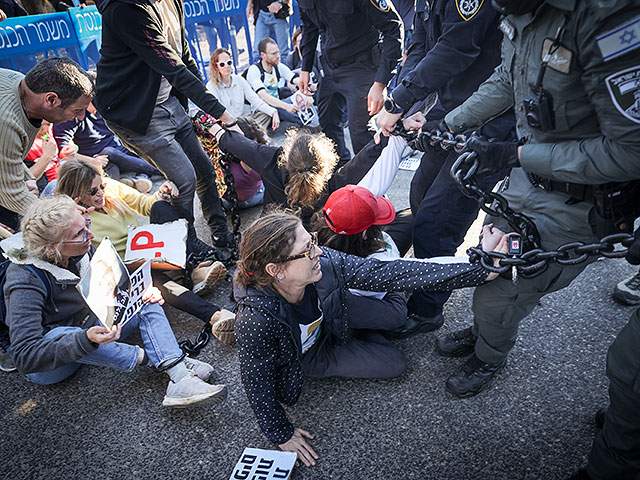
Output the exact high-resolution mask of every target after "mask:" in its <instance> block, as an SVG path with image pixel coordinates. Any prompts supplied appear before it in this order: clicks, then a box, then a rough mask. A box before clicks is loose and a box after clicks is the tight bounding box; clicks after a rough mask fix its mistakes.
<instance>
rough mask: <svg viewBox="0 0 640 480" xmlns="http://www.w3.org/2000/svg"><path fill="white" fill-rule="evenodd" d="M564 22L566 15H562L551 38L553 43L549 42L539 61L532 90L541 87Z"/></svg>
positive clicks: (560, 37)
mask: <svg viewBox="0 0 640 480" xmlns="http://www.w3.org/2000/svg"><path fill="white" fill-rule="evenodd" d="M566 24H567V16H566V15H564V16H563V17H562V23H561V24H560V26H559V27H558V30H557V31H556V36H555V38H554V39H553V43H552V44H551V46H549V50H548V51H547V53H546V54H545V56H544V57H543V58H542V62H541V63H540V70H538V77H537V78H536V83H535V85H534V86H533V91H534V92H535V91H538V90H540V89H541V88H542V80H543V79H544V74H545V72H546V71H547V64H548V63H549V61H550V60H551V57H552V56H553V54H554V53H556V52H557V51H558V49H559V48H560V41H561V40H562V35H563V34H564V30H565V28H564V27H565V25H566Z"/></svg>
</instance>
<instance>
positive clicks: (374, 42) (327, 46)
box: [298, 0, 402, 164]
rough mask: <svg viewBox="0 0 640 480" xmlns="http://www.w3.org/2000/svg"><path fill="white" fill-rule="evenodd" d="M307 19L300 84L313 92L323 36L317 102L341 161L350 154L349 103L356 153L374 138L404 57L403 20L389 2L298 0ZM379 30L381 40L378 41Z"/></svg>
mask: <svg viewBox="0 0 640 480" xmlns="http://www.w3.org/2000/svg"><path fill="white" fill-rule="evenodd" d="M298 5H299V7H300V18H301V19H302V42H301V45H300V49H301V51H302V71H301V72H300V80H301V82H300V88H301V89H302V91H303V93H307V94H309V92H308V87H307V86H308V84H309V72H311V70H312V68H313V60H314V56H315V51H316V46H317V43H318V37H319V36H320V35H322V45H321V47H322V53H321V56H320V65H321V70H322V72H323V74H324V77H323V79H322V82H321V84H320V88H319V90H318V94H317V96H316V98H317V104H318V114H319V117H320V126H321V127H322V130H323V131H324V132H325V133H326V134H327V136H328V137H329V138H331V139H332V140H333V141H334V142H335V143H336V147H337V151H338V155H339V156H340V163H341V164H342V163H344V162H346V161H348V160H349V159H350V158H351V155H350V154H349V151H348V149H347V146H346V144H345V138H344V131H343V128H342V125H341V120H342V115H343V111H344V109H345V107H346V110H347V115H348V122H349V134H350V136H351V145H352V147H353V151H354V153H358V152H359V151H360V150H361V149H362V147H364V146H365V145H366V144H367V143H369V141H371V138H372V133H371V132H370V131H369V130H368V125H367V124H368V122H369V118H370V116H371V115H374V114H376V113H378V111H379V110H380V109H381V108H382V104H383V102H384V90H385V88H386V86H387V84H388V83H389V80H391V78H392V77H393V74H394V70H395V68H396V66H397V64H398V61H399V60H400V57H401V55H402V20H400V17H399V16H398V13H397V12H396V10H395V9H394V7H393V4H392V3H391V2H390V1H387V0H299V2H298ZM380 34H382V43H381V45H380V44H379V39H380Z"/></svg>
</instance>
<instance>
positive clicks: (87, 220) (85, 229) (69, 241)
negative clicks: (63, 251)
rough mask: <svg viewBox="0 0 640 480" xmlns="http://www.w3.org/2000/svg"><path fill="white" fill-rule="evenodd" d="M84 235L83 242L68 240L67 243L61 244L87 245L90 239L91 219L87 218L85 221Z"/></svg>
mask: <svg viewBox="0 0 640 480" xmlns="http://www.w3.org/2000/svg"><path fill="white" fill-rule="evenodd" d="M85 224H86V225H85V227H84V234H83V235H82V240H68V241H66V242H61V243H85V242H86V241H87V239H88V238H89V229H90V228H91V219H90V218H87V219H86V220H85Z"/></svg>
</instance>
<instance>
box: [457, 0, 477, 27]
mask: <svg viewBox="0 0 640 480" xmlns="http://www.w3.org/2000/svg"><path fill="white" fill-rule="evenodd" d="M483 3H484V0H456V8H457V9H458V13H459V14H460V16H461V17H462V19H463V20H464V21H465V22H468V21H469V20H471V19H472V18H473V17H474V16H475V15H476V13H478V10H480V7H481V6H482V4H483Z"/></svg>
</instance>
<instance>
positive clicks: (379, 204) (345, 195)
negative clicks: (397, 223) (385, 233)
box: [322, 185, 396, 235]
mask: <svg viewBox="0 0 640 480" xmlns="http://www.w3.org/2000/svg"><path fill="white" fill-rule="evenodd" d="M322 213H323V214H324V218H325V220H326V221H327V224H328V225H329V228H331V230H333V231H334V232H336V233H339V234H340V235H354V234H356V233H360V232H364V231H365V230H366V229H367V228H369V227H370V226H371V225H386V224H388V223H391V222H392V221H393V219H394V218H396V210H395V208H393V204H392V203H391V202H390V201H389V200H387V199H386V198H384V197H380V196H378V195H374V194H373V193H371V192H370V191H369V190H367V189H366V188H364V187H358V186H357V185H347V186H345V187H342V188H339V189H338V190H336V191H335V192H333V193H332V194H331V195H329V198H327V203H325V204H324V208H323V209H322Z"/></svg>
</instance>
